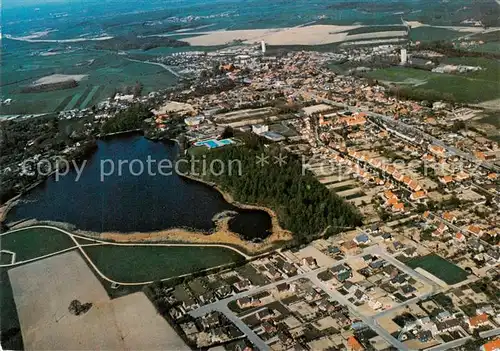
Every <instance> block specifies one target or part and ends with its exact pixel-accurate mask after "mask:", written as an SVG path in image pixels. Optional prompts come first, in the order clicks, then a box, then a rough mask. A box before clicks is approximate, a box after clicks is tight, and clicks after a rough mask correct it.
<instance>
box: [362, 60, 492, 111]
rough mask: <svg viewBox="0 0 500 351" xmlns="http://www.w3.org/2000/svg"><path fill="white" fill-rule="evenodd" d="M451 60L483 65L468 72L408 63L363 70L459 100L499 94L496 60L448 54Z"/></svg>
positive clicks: (472, 99)
mask: <svg viewBox="0 0 500 351" xmlns="http://www.w3.org/2000/svg"><path fill="white" fill-rule="evenodd" d="M447 62H450V63H452V62H453V63H460V64H473V63H474V62H476V63H481V64H479V65H480V66H482V67H485V68H486V69H485V70H484V71H480V72H474V73H467V74H460V75H458V74H442V73H433V72H430V71H425V70H419V69H414V68H407V67H390V68H384V69H379V70H375V71H371V72H368V73H366V75H367V76H368V77H371V78H373V79H377V80H379V81H388V82H393V83H396V84H398V85H401V86H411V85H413V86H414V89H415V90H421V91H427V92H430V93H435V94H436V95H437V96H440V95H442V94H447V95H449V96H453V98H454V99H455V100H456V101H458V102H461V101H462V102H471V103H474V102H481V101H487V100H494V99H497V98H500V89H499V86H498V82H497V81H496V80H495V79H498V73H499V67H498V63H496V62H495V61H492V60H488V59H483V58H479V59H476V58H450V59H448V60H447Z"/></svg>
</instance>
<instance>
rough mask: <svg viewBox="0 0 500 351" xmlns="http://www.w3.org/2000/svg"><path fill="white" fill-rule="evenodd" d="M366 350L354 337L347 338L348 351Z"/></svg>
mask: <svg viewBox="0 0 500 351" xmlns="http://www.w3.org/2000/svg"><path fill="white" fill-rule="evenodd" d="M364 349H365V348H364V347H363V345H361V343H360V342H359V341H358V339H356V338H355V337H354V336H350V337H349V338H347V350H349V351H363V350H364Z"/></svg>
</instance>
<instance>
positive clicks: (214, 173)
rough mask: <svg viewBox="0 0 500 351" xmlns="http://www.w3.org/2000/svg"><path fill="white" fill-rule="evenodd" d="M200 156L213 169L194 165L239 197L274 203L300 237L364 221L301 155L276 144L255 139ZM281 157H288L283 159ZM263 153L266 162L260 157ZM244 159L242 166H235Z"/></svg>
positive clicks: (284, 223)
mask: <svg viewBox="0 0 500 351" xmlns="http://www.w3.org/2000/svg"><path fill="white" fill-rule="evenodd" d="M251 146H253V147H251ZM262 157H263V158H262ZM198 158H200V160H201V159H205V165H213V167H212V169H211V170H208V169H206V170H205V171H204V170H203V169H202V167H203V163H202V162H191V170H194V171H195V172H196V173H197V174H201V177H202V178H203V179H204V180H206V181H210V182H214V183H216V184H217V185H219V186H220V187H221V188H222V189H224V190H225V191H228V192H229V193H231V194H232V195H233V197H234V198H235V200H237V201H239V202H242V203H249V204H259V205H263V206H266V207H269V208H271V209H273V210H274V211H275V212H276V213H277V215H278V218H279V220H280V223H281V225H282V226H283V227H284V228H286V229H288V230H290V231H292V232H293V233H294V236H295V239H296V240H297V242H298V243H305V242H308V241H310V240H312V239H313V238H314V237H315V236H316V235H318V234H320V233H323V232H326V233H327V234H333V233H335V232H336V231H337V230H338V229H339V228H344V227H353V226H357V225H359V224H361V215H360V214H359V212H358V211H357V210H356V209H355V208H354V207H353V206H351V205H350V204H347V203H346V202H344V201H343V199H342V198H340V197H339V196H337V195H336V194H334V193H332V192H330V191H329V190H328V189H327V188H326V187H325V186H324V185H322V184H321V183H320V182H319V181H318V180H317V179H316V178H314V176H313V175H312V174H310V173H309V172H303V169H302V165H301V163H300V160H299V159H297V158H296V157H294V156H292V155H290V154H284V153H282V150H280V149H279V148H277V147H276V148H267V149H266V148H264V147H263V146H262V145H260V144H256V143H255V140H253V141H251V142H250V143H249V144H246V145H245V146H241V147H238V146H237V147H226V148H223V149H220V150H213V151H207V152H206V153H204V154H203V155H199V156H198ZM280 158H281V159H284V160H286V163H284V164H281V165H280V164H279V163H278V160H280ZM262 159H264V160H266V161H267V162H265V163H266V164H263V163H260V162H257V161H258V160H262ZM191 161H192V160H191ZM239 164H241V169H239V168H240V167H239V166H237V167H236V166H235V165H239ZM229 165H232V167H230V166H229ZM237 168H238V169H237ZM219 173H220V175H219ZM230 173H231V174H230Z"/></svg>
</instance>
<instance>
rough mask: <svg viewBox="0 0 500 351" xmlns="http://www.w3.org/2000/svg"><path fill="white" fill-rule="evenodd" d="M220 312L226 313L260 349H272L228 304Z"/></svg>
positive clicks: (263, 350)
mask: <svg viewBox="0 0 500 351" xmlns="http://www.w3.org/2000/svg"><path fill="white" fill-rule="evenodd" d="M219 311H220V312H222V313H224V314H225V315H226V317H227V318H228V319H229V320H230V321H231V322H233V323H234V324H235V325H236V326H237V327H238V328H239V329H240V330H241V331H242V332H243V333H244V334H245V335H246V337H247V338H248V340H250V341H251V342H252V344H254V345H255V346H256V347H257V348H258V349H259V350H260V351H265V350H270V349H271V348H270V347H269V346H268V345H267V344H266V342H265V341H264V340H262V339H261V338H259V336H258V335H257V334H255V333H254V331H253V330H252V329H250V327H248V326H247V325H246V324H245V323H244V322H243V321H242V320H241V319H239V318H238V317H237V316H236V315H235V314H234V313H233V312H232V311H231V310H229V308H228V307H227V305H226V306H225V307H224V308H223V309H222V310H219Z"/></svg>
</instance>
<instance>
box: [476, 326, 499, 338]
mask: <svg viewBox="0 0 500 351" xmlns="http://www.w3.org/2000/svg"><path fill="white" fill-rule="evenodd" d="M496 335H500V328H496V329H492V330H486V331H484V332H480V333H479V336H480V337H482V338H489V337H490V336H496Z"/></svg>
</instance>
